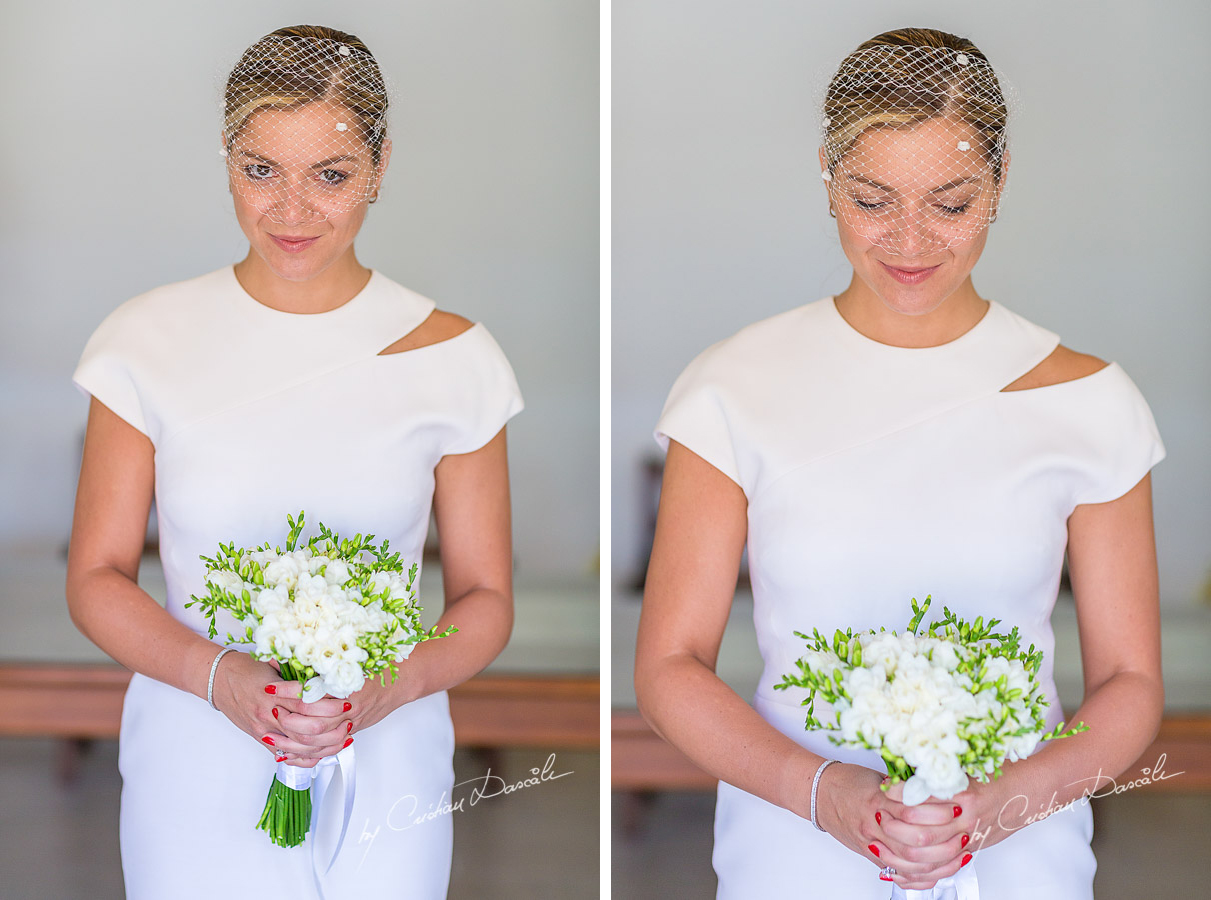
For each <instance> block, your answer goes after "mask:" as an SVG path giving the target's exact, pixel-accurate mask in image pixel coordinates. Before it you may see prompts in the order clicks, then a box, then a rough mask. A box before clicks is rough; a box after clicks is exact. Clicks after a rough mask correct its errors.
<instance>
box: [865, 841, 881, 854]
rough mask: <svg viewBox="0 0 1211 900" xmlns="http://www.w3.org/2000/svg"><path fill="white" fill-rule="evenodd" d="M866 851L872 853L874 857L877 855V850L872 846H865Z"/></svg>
mask: <svg viewBox="0 0 1211 900" xmlns="http://www.w3.org/2000/svg"><path fill="white" fill-rule="evenodd" d="M866 849H867V850H869V851H870V852H871V853H873V854H874V855H875V856H878V855H879V848H878V847H876V846H875V845H874V844H867V845H866Z"/></svg>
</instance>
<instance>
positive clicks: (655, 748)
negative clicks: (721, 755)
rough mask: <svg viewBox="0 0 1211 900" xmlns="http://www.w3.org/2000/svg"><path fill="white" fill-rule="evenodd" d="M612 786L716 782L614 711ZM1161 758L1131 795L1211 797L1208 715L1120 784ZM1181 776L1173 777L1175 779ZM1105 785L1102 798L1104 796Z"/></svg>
mask: <svg viewBox="0 0 1211 900" xmlns="http://www.w3.org/2000/svg"><path fill="white" fill-rule="evenodd" d="M611 733H612V741H611V744H612V749H611V771H610V777H611V784H612V786H613V788H614V790H616V791H636V792H640V791H661V790H681V791H713V790H714V789H715V785H716V784H717V781H716V779H714V778H712V777H711V776H710V775H708V774H707V773H706V772H704V771H702V770H701V769H700V768H698V767H697V766H696V765H694V763H692V762H690V760H689V759H688V758H687V757H686V755H685V754H684V753H682V752H681V751H680V750H678V749H677V748H675V747H673V746H672V745H670V744H668V743H666V742H665V740H664V739H663V738H661V737H660V736H659V735H657V734H656V733H655V732H654V731H652V729H651V728H650V727H649V726H648V724H647V722H645V721H644V720H643V717H642V716H641V715H640V714H639V711H638V710H631V709H615V710H614V711H613V717H612V725H611ZM1162 756H1163V757H1164V763H1163V769H1164V772H1165V774H1166V775H1169V776H1175V777H1169V778H1167V779H1165V780H1163V781H1160V782H1157V783H1154V784H1150V785H1142V786H1140V787H1138V788H1133V790H1148V791H1170V792H1174V793H1191V792H1209V791H1211V715H1206V714H1193V715H1170V716H1166V717H1165V718H1164V720H1163V721H1162V722H1161V730H1160V733H1159V734H1158V735H1157V737H1156V740H1154V741H1153V742H1152V745H1151V746H1150V747H1149V748H1148V749H1147V750H1146V751H1144V753H1143V754H1142V755H1141V756H1140V758H1139V760H1138V761H1137V762H1136V764H1135V765H1134V766H1132V767H1130V768H1129V769H1128V770H1127V772H1125V773H1124V774H1123V775H1122V777H1121V778H1119V779H1118V781H1119V782H1120V783H1126V782H1127V781H1130V780H1132V779H1139V778H1141V777H1142V776H1141V770H1142V769H1144V768H1147V769H1148V770H1149V771H1152V770H1153V768H1154V767H1155V766H1156V764H1157V761H1158V760H1159V759H1161V757H1162ZM1179 772H1180V773H1182V774H1180V775H1178V774H1177V773H1179ZM1108 791H1109V785H1107V786H1106V787H1105V788H1104V789H1103V791H1100V792H1099V793H1102V792H1108Z"/></svg>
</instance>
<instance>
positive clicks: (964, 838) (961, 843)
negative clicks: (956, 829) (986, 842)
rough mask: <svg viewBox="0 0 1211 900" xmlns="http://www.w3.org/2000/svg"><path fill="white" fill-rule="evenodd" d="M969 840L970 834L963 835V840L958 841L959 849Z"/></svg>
mask: <svg viewBox="0 0 1211 900" xmlns="http://www.w3.org/2000/svg"><path fill="white" fill-rule="evenodd" d="M970 841H971V835H969V834H965V835H963V840H961V841H959V849H960V850H962V849H963V848H964V847H966V846H967V844H968V843H969V842H970Z"/></svg>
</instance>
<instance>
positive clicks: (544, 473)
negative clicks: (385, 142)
mask: <svg viewBox="0 0 1211 900" xmlns="http://www.w3.org/2000/svg"><path fill="white" fill-rule="evenodd" d="M598 16H599V13H598V6H597V4H596V3H595V2H592V0H509V2H507V3H497V2H493V0H408V2H392V0H352V2H347V3H341V4H336V3H332V2H330V0H329V2H313V0H291V2H286V0H209V2H206V3H201V4H177V3H174V4H168V3H158V2H152V0H143V2H140V0H109V2H106V3H83V2H64V0H46V2H39V3H19V4H18V3H7V4H5V37H6V39H5V42H4V45H5V46H4V52H3V53H0V82H2V83H3V84H4V86H5V90H4V91H3V92H0V119H2V120H3V123H4V124H3V127H2V129H0V134H2V136H0V160H2V163H3V165H2V167H0V172H2V173H3V174H2V176H0V178H2V181H3V184H2V188H3V197H4V201H3V207H4V215H3V216H2V217H0V271H2V272H3V273H4V278H3V296H2V297H0V423H3V428H4V431H5V437H4V439H3V440H2V441H0V495H2V496H3V498H4V502H3V503H0V545H4V546H9V547H22V546H40V545H45V544H47V543H62V542H63V541H64V540H65V539H66V538H67V535H68V530H69V528H70V523H71V510H72V502H73V497H74V491H75V479H76V475H77V466H78V454H79V440H80V437H81V435H82V429H83V425H84V421H85V417H86V412H87V401H86V399H85V398H84V397H82V396H81V395H80V394H79V393H78V392H77V391H76V390H75V388H74V387H73V386H72V385H71V383H70V376H71V372H72V370H73V368H74V366H75V363H76V360H77V359H78V357H79V354H80V351H81V350H82V349H83V346H84V342H85V341H86V339H87V338H88V336H89V334H90V333H91V332H92V330H93V329H94V328H95V327H96V325H97V324H98V323H99V322H100V321H101V319H102V318H103V317H104V316H105V315H106V314H107V313H108V312H109V311H110V310H112V309H113V308H114V307H116V306H117V305H119V304H120V303H121V302H122V301H124V300H126V299H127V298H129V297H131V296H134V295H135V294H138V293H141V292H143V291H146V290H148V289H150V288H152V287H155V286H157V285H160V284H164V283H167V282H172V281H178V280H181V279H185V278H191V277H193V276H196V275H200V274H203V273H205V272H209V271H211V270H213V269H216V268H218V267H220V266H223V265H227V264H230V263H232V262H235V261H237V260H239V259H241V258H242V257H243V256H244V254H245V253H246V252H247V246H248V245H247V242H246V241H245V239H244V237H243V235H242V233H241V232H240V230H239V227H238V226H237V224H236V221H235V217H234V215H233V213H232V209H231V201H230V197H229V195H228V193H227V185H226V179H225V175H224V170H223V166H222V160H221V159H220V157H219V156H218V152H217V151H218V133H219V127H220V119H219V98H220V94H221V84H222V80H223V78H224V76H225V74H226V71H227V70H228V69H229V68H230V66H231V65H232V64H233V63H234V62H235V60H236V59H237V58H238V56H239V54H240V53H241V52H242V50H243V49H244V48H245V47H246V46H247V45H248V44H250V43H251V42H252V41H254V40H255V39H256V38H258V37H260V36H261V35H263V34H265V33H267V32H269V31H272V30H273V29H275V28H278V27H282V26H285V25H296V24H304V23H306V24H323V25H329V26H332V27H335V28H339V29H341V30H344V31H348V32H352V33H354V34H357V35H358V36H359V37H361V38H362V39H363V40H364V41H366V43H367V44H368V46H369V47H370V50H371V51H372V52H373V53H374V54H375V55H376V57H377V58H378V59H379V62H380V65H381V66H382V68H383V70H384V73H385V74H386V76H387V78H388V80H389V82H390V83H391V85H392V86H393V88H394V96H393V100H394V101H395V110H394V114H393V118H392V128H391V133H392V137H393V139H394V148H395V149H394V154H393V157H392V160H391V168H390V170H389V172H388V174H387V178H386V182H385V185H384V189H383V194H382V199H381V201H380V202H379V203H378V204H376V205H375V206H374V207H373V209H372V210H371V212H370V215H369V216H368V218H367V221H366V224H365V226H364V228H363V230H362V232H361V235H360V236H359V238H358V242H357V248H358V255H359V258H360V259H361V261H362V262H363V263H364V264H366V265H370V266H372V267H374V268H377V269H379V270H381V271H382V272H383V273H384V274H386V275H388V276H390V277H391V278H394V279H395V280H397V281H399V282H401V283H403V284H405V285H407V286H409V287H411V288H413V289H414V290H417V291H419V292H421V293H422V294H426V295H428V296H430V297H432V298H433V299H434V300H436V301H437V302H438V305H439V306H440V307H442V308H444V309H449V310H451V311H454V312H457V313H461V314H462V315H465V316H467V317H468V318H471V319H473V320H481V321H483V322H484V323H485V324H486V325H487V327H488V328H489V330H490V331H491V332H492V333H493V335H494V336H495V337H496V339H497V340H498V341H499V342H500V344H501V346H502V347H503V348H504V350H505V352H506V353H507V354H508V356H509V358H510V360H511V362H512V364H513V367H514V369H515V371H516V373H517V377H518V380H519V382H520V384H521V388H522V392H523V394H524V396H525V399H526V405H527V408H526V410H525V412H523V413H522V414H521V415H520V416H518V417H517V418H516V419H514V420H513V421H512V422H511V423H510V425H509V440H510V448H509V452H510V459H511V468H512V476H513V494H514V510H515V514H514V518H515V525H514V531H515V546H516V554H517V558H518V575H517V577H518V580H519V581H520V582H525V581H529V582H531V583H568V582H583V581H585V580H588V579H591V578H593V577H594V574H595V569H594V566H595V565H596V554H597V547H598V508H597V506H598V488H597V484H598V471H599V430H598V341H599V334H598V331H599V327H598V323H599V306H598V297H597V293H598V279H599V271H598V258H597V257H598V220H599V211H598V167H597V162H598V150H599V133H598V121H599V108H598V106H599V104H598V87H599V86H598V60H599V50H598Z"/></svg>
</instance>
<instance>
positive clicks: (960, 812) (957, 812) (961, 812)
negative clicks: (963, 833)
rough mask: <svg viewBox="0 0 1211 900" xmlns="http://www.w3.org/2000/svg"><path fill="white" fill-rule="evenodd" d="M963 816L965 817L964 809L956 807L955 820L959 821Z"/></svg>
mask: <svg viewBox="0 0 1211 900" xmlns="http://www.w3.org/2000/svg"><path fill="white" fill-rule="evenodd" d="M961 815H963V807H961V806H956V807H955V818H956V819H957V818H958V817H959V816H961Z"/></svg>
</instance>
